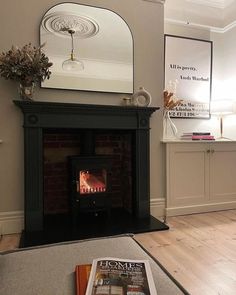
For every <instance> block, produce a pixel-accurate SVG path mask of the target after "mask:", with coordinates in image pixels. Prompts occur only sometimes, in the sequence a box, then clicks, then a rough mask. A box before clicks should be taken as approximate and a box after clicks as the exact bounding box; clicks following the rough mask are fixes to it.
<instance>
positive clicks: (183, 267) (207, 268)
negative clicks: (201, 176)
mask: <svg viewBox="0 0 236 295" xmlns="http://www.w3.org/2000/svg"><path fill="white" fill-rule="evenodd" d="M167 223H168V225H169V226H170V230H169V231H162V232H151V233H145V234H137V235H136V236H135V239H136V240H137V241H138V242H139V243H140V244H141V245H142V246H143V247H144V248H146V249H147V250H148V251H149V252H150V253H151V254H152V255H153V256H154V257H155V258H156V259H157V260H158V261H159V262H160V263H161V264H162V265H163V266H164V267H165V268H166V269H167V271H168V272H169V273H170V274H171V275H172V276H173V277H174V278H175V279H176V280H177V281H178V282H180V284H181V285H182V286H183V287H184V288H185V289H186V290H187V291H188V292H189V293H190V294H193V295H200V294H201V295H235V294H236V210H229V211H220V212H212V213H204V214H194V215H186V216H178V217H169V218H168V219H167Z"/></svg>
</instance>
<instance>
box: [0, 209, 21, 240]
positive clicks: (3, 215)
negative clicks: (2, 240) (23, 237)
mask: <svg viewBox="0 0 236 295" xmlns="http://www.w3.org/2000/svg"><path fill="white" fill-rule="evenodd" d="M23 228H24V212H23V211H10V212H0V235H6V234H14V233H20V232H21V231H22V230H23Z"/></svg>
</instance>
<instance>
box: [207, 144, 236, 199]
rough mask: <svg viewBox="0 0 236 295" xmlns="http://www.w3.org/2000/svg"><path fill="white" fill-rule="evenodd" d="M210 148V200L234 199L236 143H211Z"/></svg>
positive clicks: (235, 192)
mask: <svg viewBox="0 0 236 295" xmlns="http://www.w3.org/2000/svg"><path fill="white" fill-rule="evenodd" d="M210 150H211V152H210V155H209V156H210V200H211V201H219V202H227V201H236V143H222V142H219V143H214V144H213V143H212V144H210Z"/></svg>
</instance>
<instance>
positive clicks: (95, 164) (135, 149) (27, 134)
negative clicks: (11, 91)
mask: <svg viewBox="0 0 236 295" xmlns="http://www.w3.org/2000/svg"><path fill="white" fill-rule="evenodd" d="M14 103H15V104H16V105H17V106H18V107H19V108H20V109H21V110H22V112H23V114H24V138H25V141H24V142H25V149H24V150H25V152H24V159H25V211H24V214H25V228H24V235H25V237H27V238H26V240H27V241H26V240H25V242H23V244H24V246H25V245H32V244H37V243H38V244H40V243H41V244H42V243H47V242H54V241H61V240H70V239H78V238H84V237H91V236H102V235H107V234H110V235H111V234H119V233H125V232H133V233H135V232H145V231H151V230H163V229H168V227H167V226H166V225H165V224H163V223H162V222H160V221H159V220H157V219H155V218H154V217H152V216H151V215H150V191H149V186H150V184H149V182H150V177H149V168H150V167H149V161H150V159H149V132H150V131H149V119H150V116H151V114H152V113H153V112H155V111H156V110H157V109H158V108H155V107H121V106H103V105H85V104H73V103H55V102H28V101H14ZM59 134H62V135H63V136H62V137H70V136H72V135H73V136H74V142H77V141H78V146H76V147H75V149H76V151H77V152H76V153H74V150H73V152H70V153H66V154H65V155H64V158H66V159H67V161H65V162H63V163H56V164H55V167H56V168H58V166H59V167H60V166H61V167H64V168H63V169H64V172H63V173H65V177H64V178H63V179H66V178H67V175H69V176H70V175H71V182H70V181H69V183H68V186H67V188H66V185H65V196H64V197H65V198H67V199H65V206H64V207H66V202H67V201H66V200H69V201H68V208H69V209H68V210H69V212H70V213H71V216H72V220H73V223H72V224H73V226H72V224H71V223H70V222H69V223H68V226H69V228H73V237H72V236H70V235H69V236H66V237H65V236H64V237H58V238H57V239H55V240H50V239H48V237H49V236H50V237H51V235H52V233H54V232H56V230H55V227H53V228H51V227H50V225H48V223H47V218H45V217H46V216H45V215H46V214H45V212H46V211H47V210H48V208H46V209H45V203H46V197H45V196H46V195H47V194H49V195H50V194H51V193H50V192H48V191H46V188H45V187H46V185H45V183H46V182H45V177H46V174H47V168H49V169H50V158H47V155H48V154H47V152H46V151H45V146H44V140H45V138H50V136H51V137H52V138H54V137H55V136H56V137H59ZM112 136H119V137H121V138H123V139H122V140H125V141H123V145H124V146H125V145H130V153H129V154H128V156H129V157H130V160H129V161H127V162H124V158H125V157H126V156H127V153H126V152H123V154H122V160H121V162H120V163H126V166H128V167H129V169H128V171H129V172H127V174H126V175H125V177H124V179H128V180H131V181H128V186H124V188H123V190H120V191H117V192H116V191H115V190H114V189H112V186H113V188H114V187H115V181H114V183H113V182H112V179H113V178H114V177H113V176H114V174H115V173H116V172H117V171H116V170H117V169H114V168H113V167H112V163H113V161H114V162H115V161H116V159H117V157H118V155H117V154H116V149H115V148H114V149H113V151H112V152H111V153H110V152H107V153H106V152H104V151H106V149H101V146H99V142H100V143H101V138H104V137H105V138H111V137H112ZM110 144H111V143H110ZM52 146H53V145H52ZM49 154H50V153H49ZM51 154H53V155H54V156H55V155H58V154H61V151H60V152H59V150H56V151H51ZM45 155H46V156H45ZM119 157H120V155H119ZM45 159H46V160H45ZM47 160H48V162H47ZM45 161H46V162H45ZM48 165H49V167H48ZM66 171H69V172H68V174H66V173H67V172H66ZM123 171H124V170H123ZM112 174H113V176H112ZM89 178H90V180H88V179H89ZM86 179H87V180H86ZM117 179H121V182H122V184H125V181H124V179H122V173H121V174H119V176H118V177H117ZM110 180H111V181H110ZM58 183H60V181H58ZM125 194H127V195H128V196H129V197H128V198H126V200H123V199H122V196H124V195H125ZM52 195H53V194H51V196H52ZM57 198H58V200H59V199H60V196H59V195H58V196H57ZM117 204H118V206H117ZM121 208H122V209H125V210H123V211H126V212H128V213H129V214H128V215H126V213H125V214H123V212H122V213H120V211H116V210H115V209H121ZM49 209H50V208H49ZM100 212H101V214H100ZM117 212H119V213H117ZM84 214H85V216H86V217H85V218H84ZM97 215H98V218H99V219H96V218H97V217H96V216H97ZM92 216H93V218H92ZM127 216H128V219H127ZM81 217H82V220H83V222H81ZM94 218H95V219H94ZM59 220H60V221H61V220H62V219H61V218H59ZM85 220H88V222H87V223H88V224H89V223H90V226H91V227H90V228H84V221H85ZM96 226H97V227H96ZM57 228H60V230H61V228H62V227H61V225H60V226H59V227H57ZM50 229H51V231H50ZM101 229H104V231H101ZM90 230H91V231H92V232H93V233H92V235H89V232H90ZM65 232H66V234H68V227H67V229H66V230H65ZM40 233H41V237H42V239H44V241H40V242H39V241H37V242H35V243H33V242H32V240H33V237H34V236H37V237H38V236H39V235H40ZM82 233H84V234H85V233H86V235H83V234H82ZM45 237H46V238H45ZM45 240H47V241H45Z"/></svg>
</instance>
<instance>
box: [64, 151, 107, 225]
mask: <svg viewBox="0 0 236 295" xmlns="http://www.w3.org/2000/svg"><path fill="white" fill-rule="evenodd" d="M111 160H112V157H110V156H107V155H104V156H102V155H94V156H69V157H68V161H69V182H70V183H69V186H70V206H71V213H72V220H73V224H74V225H76V223H77V220H78V217H79V215H81V214H83V213H92V214H94V215H98V214H99V212H101V211H105V212H106V213H107V215H109V214H110V209H111V197H110V194H111V189H110V187H111V185H110V175H111Z"/></svg>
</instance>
